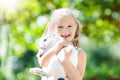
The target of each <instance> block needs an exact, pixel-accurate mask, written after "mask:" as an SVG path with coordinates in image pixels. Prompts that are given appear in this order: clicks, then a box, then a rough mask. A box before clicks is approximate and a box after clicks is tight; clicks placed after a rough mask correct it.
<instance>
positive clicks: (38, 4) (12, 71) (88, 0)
mask: <svg viewBox="0 0 120 80" xmlns="http://www.w3.org/2000/svg"><path fill="white" fill-rule="evenodd" d="M119 6H120V0H51V1H50V0H43V1H41V0H27V1H25V0H0V61H1V62H0V65H1V66H0V79H2V80H16V79H17V80H21V79H23V80H27V79H30V80H31V79H32V80H36V79H39V78H38V76H34V75H32V74H29V72H28V68H30V67H33V66H38V63H37V60H36V58H35V54H36V52H37V51H38V46H39V44H38V43H39V38H40V37H41V35H42V33H43V31H44V29H45V26H46V25H47V23H48V21H49V16H50V13H51V11H52V10H54V9H57V8H61V7H67V8H75V9H77V10H80V13H79V18H78V19H79V21H80V22H82V23H83V27H82V32H81V39H84V40H83V42H81V44H82V46H83V48H84V49H85V50H86V52H87V53H88V63H89V62H90V65H91V67H87V70H86V75H85V79H86V80H99V79H102V80H103V79H105V80H117V79H120V78H119V77H118V74H119V72H118V71H120V67H117V66H118V65H117V64H118V63H120V62H119V61H117V63H114V60H115V58H116V57H115V58H114V59H112V58H113V56H114V55H112V56H110V55H111V54H110V53H111V52H112V53H113V52H115V50H116V49H117V48H118V47H119V46H120V44H119V41H120V37H119V34H120V24H119V22H120V11H119V10H120V7H119ZM85 41H88V44H87V43H86V42H85ZM85 45H86V46H85ZM106 45H107V47H106ZM113 45H117V46H118V47H117V48H115V49H114V50H113V49H112V48H111V46H113ZM91 46H92V47H91ZM108 46H109V47H108ZM110 49H111V50H112V51H111V52H110ZM101 50H103V51H102V52H101ZM119 52H120V51H119V50H118V49H117V53H118V54H116V55H119V54H120V53H119ZM89 53H91V54H89ZM108 55H109V56H108ZM117 59H118V58H117ZM104 61H105V62H107V63H105V64H103V65H100V63H104ZM112 61H113V62H112ZM115 61H116V60H115ZM94 62H95V63H94ZM99 62H100V63H99ZM108 62H109V63H110V62H112V63H111V67H108V64H109V63H108ZM97 63H98V64H99V65H97ZM95 64H96V65H95ZM114 64H115V65H114ZM88 65H89V64H88ZM96 66H99V67H100V68H101V69H102V70H103V71H105V72H102V70H101V69H100V70H99V68H97V67H96ZM115 67H117V69H115ZM94 68H95V69H94ZM89 69H90V70H89ZM109 69H111V70H112V71H109ZM92 72H93V74H92ZM96 73H98V74H96ZM115 73H116V74H115ZM105 74H106V75H105ZM29 75H30V76H31V77H30V76H29ZM100 77H101V78H100ZM114 77H115V78H114Z"/></svg>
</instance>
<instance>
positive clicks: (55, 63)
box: [42, 48, 82, 80]
mask: <svg viewBox="0 0 120 80" xmlns="http://www.w3.org/2000/svg"><path fill="white" fill-rule="evenodd" d="M81 49H82V48H74V49H73V51H72V53H71V56H70V61H71V63H72V64H73V65H74V66H75V67H77V63H78V51H79V50H81ZM58 56H62V55H58ZM61 58H62V57H61ZM48 66H49V67H47V68H44V70H45V71H46V72H48V74H52V75H53V76H50V77H42V80H57V79H58V78H64V79H65V80H69V79H68V78H66V74H65V71H64V68H63V67H62V65H61V63H60V61H59V60H58V57H57V56H54V57H52V59H51V61H50V63H49V65H48Z"/></svg>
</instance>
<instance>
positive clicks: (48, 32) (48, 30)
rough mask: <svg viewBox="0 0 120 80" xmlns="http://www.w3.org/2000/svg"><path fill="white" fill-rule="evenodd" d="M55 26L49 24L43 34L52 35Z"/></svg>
mask: <svg viewBox="0 0 120 80" xmlns="http://www.w3.org/2000/svg"><path fill="white" fill-rule="evenodd" d="M55 26H56V23H54V22H49V23H48V25H47V27H46V30H45V32H44V34H49V35H51V34H52V33H54V31H55Z"/></svg>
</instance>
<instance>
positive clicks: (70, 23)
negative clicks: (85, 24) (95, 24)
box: [37, 8, 86, 80]
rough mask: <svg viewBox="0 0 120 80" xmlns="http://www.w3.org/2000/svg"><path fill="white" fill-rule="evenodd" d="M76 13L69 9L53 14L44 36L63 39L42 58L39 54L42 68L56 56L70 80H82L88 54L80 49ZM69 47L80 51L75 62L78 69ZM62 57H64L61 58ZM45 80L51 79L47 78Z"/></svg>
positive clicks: (61, 79)
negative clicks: (71, 57)
mask: <svg viewBox="0 0 120 80" xmlns="http://www.w3.org/2000/svg"><path fill="white" fill-rule="evenodd" d="M76 13H77V11H73V10H71V9H67V8H61V9H57V10H55V11H54V12H53V13H52V15H51V21H50V23H49V26H47V29H46V31H45V33H44V34H43V35H47V34H49V35H55V36H58V37H60V38H62V39H61V40H60V41H58V42H57V43H56V44H55V45H54V46H53V47H52V48H51V49H50V50H48V51H47V52H46V53H45V54H44V55H42V56H41V55H39V54H40V53H38V54H37V57H38V62H39V64H40V65H41V66H42V67H46V66H48V64H49V63H50V60H51V59H52V58H54V57H53V56H54V55H56V57H57V58H58V60H59V61H60V63H61V64H62V66H63V69H64V71H65V73H66V75H67V76H66V77H67V78H68V79H69V80H82V79H83V76H84V72H85V68H86V53H85V51H84V50H83V49H81V48H80V45H79V40H78V39H79V38H78V37H79V27H80V25H79V23H78V20H77V17H78V15H76ZM68 45H73V46H74V47H75V48H76V50H77V51H78V54H75V55H77V57H76V59H77V61H76V62H75V63H77V66H76V67H75V65H73V64H72V63H71V62H70V60H69V58H70V55H71V52H72V48H71V49H69V50H67V49H66V47H67V46H68ZM60 55H62V56H63V57H62V58H61V57H60ZM74 58H75V57H74ZM74 58H73V61H74ZM45 80H50V79H49V78H46V79H45ZM57 80H65V78H58V79H57Z"/></svg>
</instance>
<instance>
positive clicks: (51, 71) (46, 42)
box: [30, 35, 78, 80]
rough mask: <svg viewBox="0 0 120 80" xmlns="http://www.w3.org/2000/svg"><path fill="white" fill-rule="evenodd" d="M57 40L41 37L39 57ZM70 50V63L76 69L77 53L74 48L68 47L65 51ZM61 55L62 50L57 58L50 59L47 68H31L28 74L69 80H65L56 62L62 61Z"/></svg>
mask: <svg viewBox="0 0 120 80" xmlns="http://www.w3.org/2000/svg"><path fill="white" fill-rule="evenodd" d="M59 40H60V38H58V37H56V36H50V35H45V36H42V38H41V41H40V43H41V44H40V45H41V46H40V48H42V49H43V51H42V52H41V51H39V52H38V54H39V53H40V54H39V55H43V54H44V53H45V52H46V51H48V50H49V49H50V48H51V47H52V46H54V45H55V44H56V43H57V42H58V41H59ZM70 49H72V52H71V56H70V61H71V63H72V64H73V65H74V66H75V67H77V59H78V58H77V54H78V52H77V50H76V49H75V47H74V46H72V45H68V46H67V47H66V50H70ZM63 55H64V54H62V50H61V51H60V54H58V55H57V56H56V55H55V56H53V57H52V58H51V60H50V63H49V64H48V66H47V67H43V68H42V69H41V68H31V69H30V72H32V73H34V74H38V75H42V76H46V77H51V76H53V77H54V79H53V80H57V79H58V78H64V79H65V80H69V79H67V78H66V74H65V71H64V69H63V67H62V65H61V63H60V61H59V60H58V57H60V58H61V59H62V58H63ZM42 80H43V79H42Z"/></svg>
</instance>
